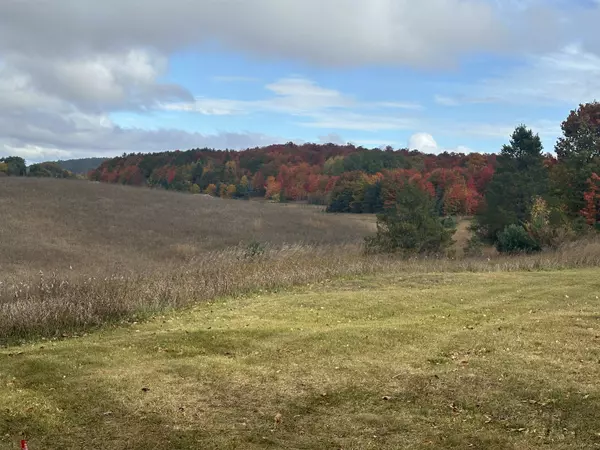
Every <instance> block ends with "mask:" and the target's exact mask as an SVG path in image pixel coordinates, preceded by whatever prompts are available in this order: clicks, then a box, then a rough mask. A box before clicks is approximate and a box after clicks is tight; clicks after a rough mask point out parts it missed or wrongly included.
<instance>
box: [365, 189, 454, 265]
mask: <svg viewBox="0 0 600 450" xmlns="http://www.w3.org/2000/svg"><path fill="white" fill-rule="evenodd" d="M454 231H455V230H453V229H448V228H446V227H444V225H443V224H442V222H441V220H440V218H439V216H438V215H437V213H436V211H435V202H434V201H433V199H432V198H431V196H430V195H429V194H428V193H427V192H425V191H423V190H422V189H420V188H419V187H418V186H416V185H415V184H412V183H409V184H407V185H405V186H403V187H402V188H401V189H399V190H398V193H397V195H396V203H395V204H394V205H393V206H391V207H389V208H386V210H385V211H384V212H383V213H382V214H379V215H378V216H377V234H376V235H375V236H373V237H367V238H366V246H367V249H368V250H369V251H373V252H384V253H395V252H401V253H404V254H438V253H442V252H444V251H445V250H446V249H447V248H448V247H449V246H450V245H451V244H452V242H453V241H452V235H453V234H454Z"/></svg>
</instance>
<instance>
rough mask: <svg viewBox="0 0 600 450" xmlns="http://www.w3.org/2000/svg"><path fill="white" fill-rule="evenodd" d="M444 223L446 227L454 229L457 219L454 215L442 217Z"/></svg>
mask: <svg viewBox="0 0 600 450" xmlns="http://www.w3.org/2000/svg"><path fill="white" fill-rule="evenodd" d="M442 225H443V226H444V228H447V229H449V230H453V229H455V228H456V219H455V218H454V217H452V216H447V217H444V218H443V219H442Z"/></svg>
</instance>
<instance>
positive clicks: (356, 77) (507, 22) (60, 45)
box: [0, 0, 600, 161]
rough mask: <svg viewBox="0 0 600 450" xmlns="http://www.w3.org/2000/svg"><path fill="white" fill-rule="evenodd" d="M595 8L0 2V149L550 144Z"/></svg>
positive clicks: (181, 0)
mask: <svg viewBox="0 0 600 450" xmlns="http://www.w3.org/2000/svg"><path fill="white" fill-rule="evenodd" d="M599 22H600V2H599V1H598V0H419V1H415V0H302V1H300V0H195V1H192V0H102V1H99V0H77V1H73V0H2V1H0V156H5V155H9V154H16V155H20V156H23V157H25V158H26V159H27V160H28V161H40V160H48V159H58V158H61V159H64V158H72V157H85V156H102V155H115V154H120V153H123V152H134V151H135V152H138V151H142V152H145V151H158V150H169V149H177V148H179V149H187V148H193V147H205V146H206V147H214V148H235V149H240V148H246V147H254V146H260V145H265V144H270V143H275V142H287V141H296V142H305V141H309V142H336V143H346V142H353V143H355V144H356V145H363V146H366V147H369V148H371V147H378V146H382V145H388V144H389V145H392V146H394V147H395V148H399V147H406V146H410V148H417V149H421V150H425V151H430V152H436V151H437V152H439V151H443V150H457V151H469V150H474V151H485V152H493V151H497V150H498V149H499V148H500V146H501V145H502V144H503V143H505V142H506V141H507V139H508V136H509V134H510V132H511V131H512V129H514V127H515V126H517V125H518V124H520V123H525V124H527V125H528V126H530V127H531V128H533V129H534V130H535V131H537V132H539V133H540V136H541V137H542V138H543V142H544V145H545V147H546V150H548V151H551V150H552V147H553V144H554V141H555V139H556V137H557V136H558V135H559V134H560V122H561V121H562V120H563V119H564V118H565V117H566V115H567V114H568V112H569V110H571V109H573V108H575V107H576V106H577V104H578V103H580V102H587V101H592V100H594V99H596V98H597V97H599V95H598V93H599V92H600V34H598V33H597V32H596V29H597V24H598V23H599Z"/></svg>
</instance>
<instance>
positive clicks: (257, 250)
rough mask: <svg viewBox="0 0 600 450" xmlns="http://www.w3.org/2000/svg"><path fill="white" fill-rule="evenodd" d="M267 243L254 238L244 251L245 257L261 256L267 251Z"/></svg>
mask: <svg viewBox="0 0 600 450" xmlns="http://www.w3.org/2000/svg"><path fill="white" fill-rule="evenodd" d="M265 250H266V248H265V245H264V244H261V243H260V242H258V241H256V240H254V241H252V242H250V243H249V244H248V245H247V246H246V249H245V251H244V258H254V257H256V256H261V255H263V254H264V253H265Z"/></svg>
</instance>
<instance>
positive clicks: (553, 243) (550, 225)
mask: <svg viewBox="0 0 600 450" xmlns="http://www.w3.org/2000/svg"><path fill="white" fill-rule="evenodd" d="M524 228H525V230H526V231H527V233H528V234H529V236H530V237H531V239H533V240H534V241H535V242H537V243H538V244H539V246H540V247H541V248H542V249H556V248H558V247H560V246H561V245H563V244H565V243H567V242H569V241H572V240H573V239H574V238H575V233H574V231H573V228H572V226H571V224H569V221H568V220H567V219H566V217H565V216H564V214H562V213H561V211H560V210H558V209H552V208H549V207H548V204H547V203H546V201H545V200H544V199H542V198H541V197H537V198H535V199H534V201H533V206H532V208H531V218H530V220H529V221H528V222H526V223H525V225H524Z"/></svg>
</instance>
